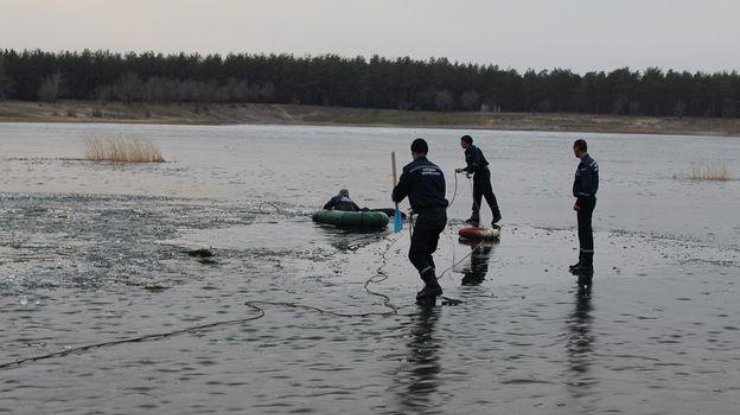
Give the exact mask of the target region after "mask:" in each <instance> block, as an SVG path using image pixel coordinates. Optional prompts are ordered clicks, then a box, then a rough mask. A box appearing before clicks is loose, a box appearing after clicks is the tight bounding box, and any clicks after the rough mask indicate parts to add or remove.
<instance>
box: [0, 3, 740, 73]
mask: <svg viewBox="0 0 740 415" xmlns="http://www.w3.org/2000/svg"><path fill="white" fill-rule="evenodd" d="M0 48H12V49H26V48H28V49H31V48H40V49H44V50H51V51H59V50H82V49H85V48H87V49H109V50H113V51H121V52H124V51H145V50H154V51H158V52H179V51H185V52H200V53H204V54H205V53H212V52H218V53H228V52H252V53H254V52H265V53H272V52H275V53H282V52H287V53H293V54H296V55H305V54H312V55H316V54H323V53H336V54H340V55H345V56H355V55H363V56H370V55H372V54H379V55H383V56H389V57H397V56H406V55H410V56H412V57H416V58H424V59H426V58H429V57H432V56H434V57H443V56H444V57H448V58H450V59H452V60H459V61H463V62H477V63H494V64H498V65H499V66H502V67H512V68H515V69H520V70H521V69H527V68H534V69H551V68H555V67H560V68H570V69H573V70H575V71H578V72H585V71H589V70H601V69H603V70H610V69H614V68H617V67H623V66H630V67H632V68H634V69H644V68H646V67H649V66H658V67H662V68H664V69H668V68H672V69H680V70H683V69H686V70H691V71H695V70H702V71H720V70H728V71H730V70H740V0H703V1H700V0H505V1H504V0H457V1H445V0H264V1H257V0H0Z"/></svg>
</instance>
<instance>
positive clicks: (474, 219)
mask: <svg viewBox="0 0 740 415" xmlns="http://www.w3.org/2000/svg"><path fill="white" fill-rule="evenodd" d="M465 223H467V224H468V225H472V226H475V227H478V224H479V223H480V216H478V214H477V213H475V212H473V214H472V215H471V216H470V219H468V220H466V221H465Z"/></svg>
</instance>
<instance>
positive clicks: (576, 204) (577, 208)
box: [573, 202, 581, 210]
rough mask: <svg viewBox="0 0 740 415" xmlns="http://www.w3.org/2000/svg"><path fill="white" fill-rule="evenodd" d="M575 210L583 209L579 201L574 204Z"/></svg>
mask: <svg viewBox="0 0 740 415" xmlns="http://www.w3.org/2000/svg"><path fill="white" fill-rule="evenodd" d="M573 210H581V206H580V205H579V204H578V202H576V203H575V204H574V205H573Z"/></svg>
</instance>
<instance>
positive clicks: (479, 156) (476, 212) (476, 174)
mask: <svg viewBox="0 0 740 415" xmlns="http://www.w3.org/2000/svg"><path fill="white" fill-rule="evenodd" d="M460 147H462V148H463V149H464V150H465V163H467V167H465V168H463V169H455V173H463V172H464V173H466V174H467V175H468V177H470V175H471V174H472V175H473V214H472V215H471V216H470V219H468V220H466V221H465V223H469V224H471V225H473V226H478V224H479V222H480V204H481V202H482V201H483V197H485V198H486V202H488V206H489V207H490V208H491V213H492V214H493V221H491V225H492V226H493V227H494V228H495V227H497V225H496V223H497V222H498V221H500V220H501V211H499V208H498V202H497V201H496V195H494V194H493V188H492V187H491V170H489V169H488V160H486V158H485V157H484V156H483V152H482V151H481V150H480V149H479V148H478V147H476V146H474V145H473V137H471V136H469V135H464V136H462V137H461V138H460Z"/></svg>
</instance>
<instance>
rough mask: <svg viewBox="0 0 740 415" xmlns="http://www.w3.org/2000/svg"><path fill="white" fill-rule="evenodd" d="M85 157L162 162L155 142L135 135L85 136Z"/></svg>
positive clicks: (105, 159) (98, 160)
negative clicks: (111, 136)
mask: <svg viewBox="0 0 740 415" xmlns="http://www.w3.org/2000/svg"><path fill="white" fill-rule="evenodd" d="M85 159H87V160H90V161H93V162H96V163H102V162H108V163H164V161H165V159H164V157H163V156H162V150H160V149H159V147H158V146H157V145H156V144H153V143H151V142H148V141H145V140H142V139H139V138H135V137H113V138H103V137H98V136H88V137H86V138H85Z"/></svg>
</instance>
